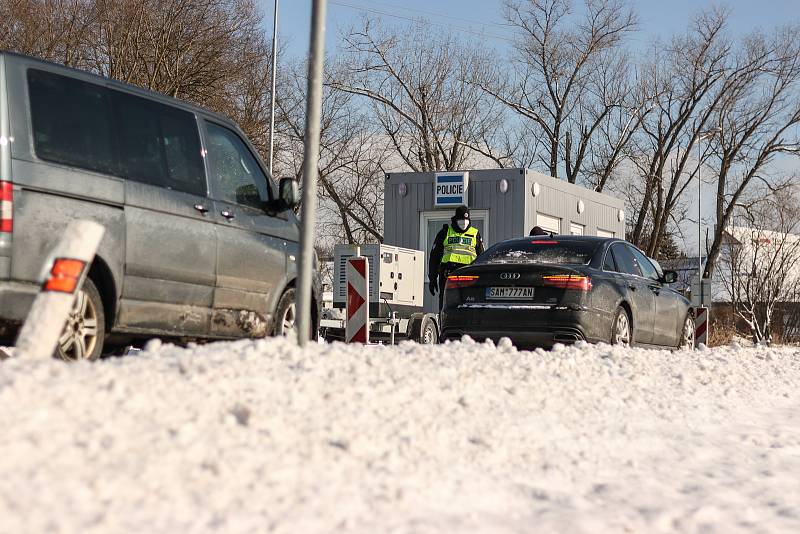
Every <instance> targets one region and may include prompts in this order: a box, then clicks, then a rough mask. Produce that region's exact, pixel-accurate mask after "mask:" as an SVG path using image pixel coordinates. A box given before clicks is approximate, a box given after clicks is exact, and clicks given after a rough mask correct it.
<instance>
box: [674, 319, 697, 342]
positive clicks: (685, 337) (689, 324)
mask: <svg viewBox="0 0 800 534" xmlns="http://www.w3.org/2000/svg"><path fill="white" fill-rule="evenodd" d="M678 348H679V349H687V350H688V349H693V348H694V318H693V317H692V316H691V315H687V316H686V320H684V321H683V330H681V340H680V343H679V344H678Z"/></svg>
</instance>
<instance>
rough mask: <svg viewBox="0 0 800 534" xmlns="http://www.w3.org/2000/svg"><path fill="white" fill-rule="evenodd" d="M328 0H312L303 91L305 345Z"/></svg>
mask: <svg viewBox="0 0 800 534" xmlns="http://www.w3.org/2000/svg"><path fill="white" fill-rule="evenodd" d="M326 7H327V0H314V4H313V6H312V12H311V42H310V45H309V58H308V90H307V91H306V95H307V101H306V131H305V147H304V148H305V158H304V160H303V203H302V210H303V213H302V220H301V222H300V273H299V276H298V279H299V280H298V284H297V287H298V292H297V340H298V343H300V346H301V347H304V346H305V345H306V343H307V342H308V339H309V337H310V335H311V322H312V321H311V275H312V269H313V265H312V263H313V261H314V226H315V224H316V216H317V172H318V171H317V166H318V165H319V132H320V124H319V121H320V108H321V107H322V61H323V59H324V55H325V10H326Z"/></svg>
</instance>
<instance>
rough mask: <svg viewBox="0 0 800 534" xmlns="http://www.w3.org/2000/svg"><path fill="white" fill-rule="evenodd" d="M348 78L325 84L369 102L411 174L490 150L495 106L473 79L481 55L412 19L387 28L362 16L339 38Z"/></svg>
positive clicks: (485, 64)
mask: <svg viewBox="0 0 800 534" xmlns="http://www.w3.org/2000/svg"><path fill="white" fill-rule="evenodd" d="M343 47H344V59H345V66H346V69H345V72H346V76H342V77H339V78H336V79H329V80H328V81H327V83H328V85H329V86H330V87H333V88H335V89H337V90H339V91H342V92H346V93H349V94H353V95H359V96H361V97H365V98H367V99H368V101H369V103H370V104H371V109H372V114H373V116H374V117H375V120H376V121H377V123H378V124H380V126H381V128H382V130H383V134H384V136H386V137H387V138H388V139H389V140H390V141H391V144H392V147H393V148H394V151H395V152H396V153H397V155H398V156H399V157H400V158H401V159H402V161H403V163H404V164H405V165H406V166H407V167H408V168H410V169H412V170H415V171H434V170H453V169H457V168H459V167H460V166H462V164H463V163H464V162H465V160H466V158H467V157H468V155H469V153H470V152H471V151H477V152H481V153H484V154H485V155H486V156H487V157H490V158H491V157H492V152H491V150H489V149H490V148H491V147H492V146H493V144H492V141H491V140H492V139H493V137H494V132H495V131H496V129H497V128H498V125H499V122H500V121H499V106H497V104H496V102H495V101H494V100H493V99H491V98H489V97H487V95H486V94H485V93H484V92H483V91H482V90H481V89H480V88H479V87H478V86H477V85H476V84H475V83H473V82H474V80H476V79H479V78H482V77H483V76H485V73H484V72H483V70H484V69H487V68H488V66H489V64H488V62H487V61H486V58H485V56H484V53H483V52H482V51H480V50H479V49H477V48H475V47H473V46H470V45H468V44H466V43H463V42H459V41H458V40H456V39H455V38H454V37H453V36H451V35H442V34H433V35H432V34H431V32H430V31H429V30H428V28H426V27H425V26H423V25H421V24H414V25H411V26H408V27H404V28H401V29H391V28H386V27H384V26H382V25H381V24H380V23H378V22H376V21H373V20H369V19H365V20H364V22H363V25H362V26H361V27H360V28H358V29H352V30H351V31H350V32H348V33H347V34H346V35H345V36H344V45H343Z"/></svg>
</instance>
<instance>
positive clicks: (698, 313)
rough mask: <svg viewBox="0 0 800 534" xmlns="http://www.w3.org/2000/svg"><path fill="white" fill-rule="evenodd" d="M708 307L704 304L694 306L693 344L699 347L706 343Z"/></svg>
mask: <svg viewBox="0 0 800 534" xmlns="http://www.w3.org/2000/svg"><path fill="white" fill-rule="evenodd" d="M708 316H709V312H708V308H706V307H705V306H698V307H697V308H695V319H694V346H695V347H699V346H700V344H701V343H702V344H703V345H707V344H708Z"/></svg>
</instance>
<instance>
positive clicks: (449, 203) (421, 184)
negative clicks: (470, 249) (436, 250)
mask: <svg viewBox="0 0 800 534" xmlns="http://www.w3.org/2000/svg"><path fill="white" fill-rule="evenodd" d="M461 204H464V205H466V206H468V207H469V208H470V214H471V217H472V219H471V220H472V224H473V225H474V226H475V227H477V228H478V230H479V231H480V233H481V235H482V236H483V239H484V243H485V245H486V246H487V247H489V246H491V245H492V244H494V243H497V242H498V241H503V240H505V239H510V238H512V237H519V236H523V235H528V233H529V232H530V230H531V228H533V226H535V225H538V226H541V227H542V228H544V229H545V230H548V231H551V232H554V233H557V234H578V235H596V236H606V237H621V238H624V237H625V212H624V203H623V201H622V200H621V199H618V198H614V197H612V196H609V195H606V194H603V193H598V192H596V191H592V190H589V189H586V188H584V187H581V186H579V185H575V184H571V183H569V182H566V181H564V180H559V179H558V178H553V177H551V176H547V175H544V174H542V173H539V172H536V171H532V170H529V169H490V170H470V171H453V172H440V173H435V172H401V173H391V174H387V175H386V183H385V189H384V226H383V227H384V243H386V244H387V245H394V246H399V247H405V248H410V249H416V250H423V251H425V253H426V254H427V253H428V252H429V251H430V248H431V244H432V242H433V239H434V238H435V236H436V233H437V232H438V231H439V230H440V229H441V228H442V225H445V224H449V222H450V217H451V216H452V215H453V213H454V210H455V208H456V207H458V206H459V205H461ZM426 271H427V266H426ZM425 275H426V276H427V272H426V273H425ZM435 309H436V299H435V298H434V297H432V296H431V295H430V294H429V293H428V292H427V291H426V292H425V310H426V311H435Z"/></svg>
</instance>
